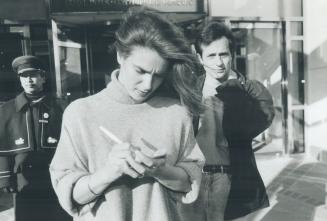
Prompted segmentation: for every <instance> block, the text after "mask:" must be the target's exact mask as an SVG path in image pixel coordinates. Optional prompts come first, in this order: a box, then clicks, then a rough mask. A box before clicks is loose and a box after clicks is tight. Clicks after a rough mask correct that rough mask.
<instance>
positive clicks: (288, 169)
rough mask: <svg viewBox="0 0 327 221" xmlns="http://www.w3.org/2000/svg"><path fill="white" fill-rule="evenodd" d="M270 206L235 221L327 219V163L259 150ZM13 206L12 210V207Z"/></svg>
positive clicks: (3, 204) (0, 204) (8, 218)
mask: <svg viewBox="0 0 327 221" xmlns="http://www.w3.org/2000/svg"><path fill="white" fill-rule="evenodd" d="M256 159H257V164H258V168H259V171H260V173H261V175H262V178H263V180H264V183H265V185H266V187H267V191H268V195H269V198H270V207H268V208H266V209H263V210H260V211H258V212H256V213H253V214H250V215H248V216H246V217H243V218H240V219H237V220H235V221H326V220H327V205H326V204H327V196H326V194H327V164H323V163H320V162H316V161H314V160H313V159H306V158H305V156H304V155H294V156H291V157H288V156H280V155H279V154H269V153H257V154H256ZM11 207H12V200H11V197H10V196H9V195H8V194H7V195H5V194H3V193H1V194H0V221H13V220H14V219H13V209H12V208H11ZM10 208H11V209H10Z"/></svg>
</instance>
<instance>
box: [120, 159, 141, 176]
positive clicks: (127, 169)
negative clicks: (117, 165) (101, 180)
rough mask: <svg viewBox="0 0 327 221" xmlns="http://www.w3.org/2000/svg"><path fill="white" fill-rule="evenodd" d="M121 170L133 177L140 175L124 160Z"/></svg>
mask: <svg viewBox="0 0 327 221" xmlns="http://www.w3.org/2000/svg"><path fill="white" fill-rule="evenodd" d="M122 167H123V172H124V174H126V175H128V176H130V177H133V178H137V177H139V176H140V174H139V173H137V172H136V171H135V170H134V169H133V168H132V167H131V166H130V165H129V163H128V162H127V161H124V163H123V165H122Z"/></svg>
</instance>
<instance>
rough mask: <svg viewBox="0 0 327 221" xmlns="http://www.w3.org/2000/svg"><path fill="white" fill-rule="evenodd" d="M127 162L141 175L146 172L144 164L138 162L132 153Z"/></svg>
mask: <svg viewBox="0 0 327 221" xmlns="http://www.w3.org/2000/svg"><path fill="white" fill-rule="evenodd" d="M126 161H127V163H128V164H129V166H130V167H131V168H132V169H134V170H135V171H136V172H137V173H138V174H139V175H141V176H143V175H144V173H145V168H144V166H143V165H142V164H140V163H138V162H136V161H135V160H134V159H133V157H132V156H131V155H130V156H128V157H127V158H126Z"/></svg>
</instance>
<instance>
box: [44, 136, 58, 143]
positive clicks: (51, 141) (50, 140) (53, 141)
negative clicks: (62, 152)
mask: <svg viewBox="0 0 327 221" xmlns="http://www.w3.org/2000/svg"><path fill="white" fill-rule="evenodd" d="M47 142H48V143H52V144H53V143H57V142H58V140H57V139H56V138H53V137H48V139H47Z"/></svg>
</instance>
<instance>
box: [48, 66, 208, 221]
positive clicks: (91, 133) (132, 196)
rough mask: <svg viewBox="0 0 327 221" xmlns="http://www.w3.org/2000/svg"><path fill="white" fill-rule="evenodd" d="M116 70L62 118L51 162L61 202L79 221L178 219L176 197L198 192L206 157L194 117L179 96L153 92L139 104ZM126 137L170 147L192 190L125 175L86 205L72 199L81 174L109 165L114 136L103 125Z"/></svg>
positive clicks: (186, 199) (169, 161)
mask: <svg viewBox="0 0 327 221" xmlns="http://www.w3.org/2000/svg"><path fill="white" fill-rule="evenodd" d="M117 73H118V71H115V72H114V73H113V74H112V82H110V83H109V84H108V86H107V88H105V89H104V90H102V91H101V92H99V93H98V94H95V95H93V96H90V97H87V98H82V99H78V100H76V101H74V102H73V103H72V104H71V105H69V106H68V108H67V109H66V111H65V113H64V117H63V126H62V132H61V137H60V141H59V144H58V147H57V151H56V154H55V156H54V158H53V160H52V163H51V165H50V173H51V179H52V183H53V187H54V189H55V191H56V193H57V195H58V198H59V201H60V203H61V205H62V207H63V208H64V209H65V210H66V211H67V212H68V213H70V214H71V215H73V216H74V220H85V221H92V220H99V221H176V220H179V218H178V217H179V214H178V213H177V210H176V205H175V204H176V200H181V201H182V202H184V203H191V202H193V201H194V200H195V199H196V198H197V195H198V191H199V185H200V181H201V168H202V166H203V164H204V157H203V154H202V152H201V151H200V149H199V147H198V145H197V143H196V140H195V138H194V136H193V128H192V121H191V117H190V116H189V114H188V113H187V111H186V109H185V108H184V107H182V106H181V105H180V104H179V102H178V101H177V100H174V99H170V98H164V97H156V96H154V97H152V98H151V99H149V100H148V101H146V102H144V103H141V104H137V103H135V102H134V100H133V99H132V98H131V97H129V96H128V94H127V93H126V90H125V88H124V87H123V86H122V85H121V84H120V83H119V81H118V80H117ZM100 125H102V126H104V127H106V128H107V129H108V130H109V131H111V132H113V133H114V134H115V135H117V137H119V138H120V139H121V140H123V141H125V142H129V143H131V144H133V145H134V146H138V147H140V148H141V149H142V146H144V145H145V143H149V144H151V145H153V146H154V147H155V148H156V149H158V150H159V149H165V150H166V152H167V164H170V165H176V166H179V167H182V168H183V169H185V171H186V172H187V173H188V174H189V177H190V181H191V183H192V185H191V191H190V192H188V193H186V194H183V193H179V192H175V191H172V190H169V189H167V188H166V187H164V186H162V185H161V184H160V183H158V182H157V181H156V180H154V179H153V178H149V177H147V178H141V179H133V178H130V177H127V176H125V177H124V176H123V177H121V178H119V179H118V180H116V181H115V182H114V183H112V184H111V185H110V186H109V188H108V189H107V190H106V191H104V193H103V195H101V196H99V197H98V198H96V199H95V200H94V201H92V202H90V203H89V204H87V205H78V204H77V203H75V202H74V201H73V199H72V190H73V187H74V184H75V183H76V182H77V180H78V179H79V178H81V177H82V176H85V175H88V174H89V173H93V172H95V171H96V170H98V169H99V168H101V167H102V165H104V164H105V160H106V159H107V155H108V154H109V152H110V150H111V147H112V145H113V144H114V143H113V141H111V140H110V139H108V137H106V136H105V135H104V134H103V133H102V132H101V131H100V130H99V126H100Z"/></svg>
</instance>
